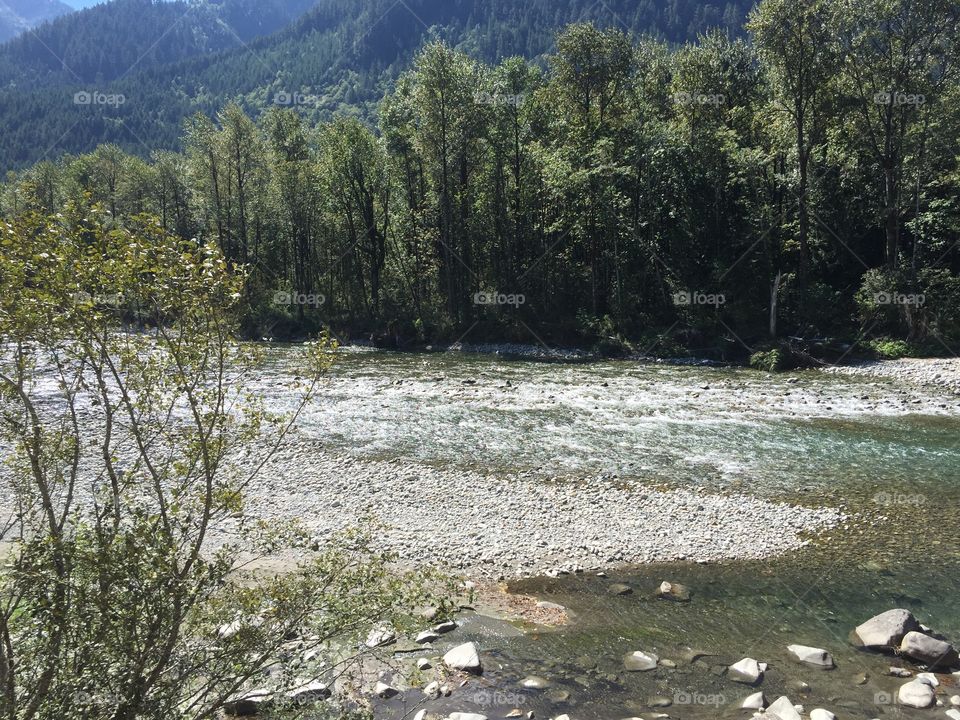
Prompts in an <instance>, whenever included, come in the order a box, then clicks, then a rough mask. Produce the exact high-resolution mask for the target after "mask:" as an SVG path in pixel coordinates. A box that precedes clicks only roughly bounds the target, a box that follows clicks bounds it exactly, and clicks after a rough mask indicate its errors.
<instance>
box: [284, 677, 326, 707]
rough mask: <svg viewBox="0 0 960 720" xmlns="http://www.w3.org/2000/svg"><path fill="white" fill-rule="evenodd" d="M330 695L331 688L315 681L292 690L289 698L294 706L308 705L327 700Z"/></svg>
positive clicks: (288, 694) (288, 695)
mask: <svg viewBox="0 0 960 720" xmlns="http://www.w3.org/2000/svg"><path fill="white" fill-rule="evenodd" d="M330 695H331V692H330V688H328V687H327V686H326V685H324V684H323V683H322V682H316V681H314V682H310V683H307V684H306V685H301V686H300V687H297V688H294V689H293V690H290V691H289V692H288V693H287V698H288V699H289V700H290V702H292V703H293V704H294V705H306V704H308V703H311V702H316V701H318V700H326V699H327V698H328V697H330Z"/></svg>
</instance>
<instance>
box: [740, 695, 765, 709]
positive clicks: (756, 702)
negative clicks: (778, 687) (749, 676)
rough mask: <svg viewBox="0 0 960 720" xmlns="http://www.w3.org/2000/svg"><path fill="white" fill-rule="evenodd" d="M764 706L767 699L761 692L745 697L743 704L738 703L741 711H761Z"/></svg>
mask: <svg viewBox="0 0 960 720" xmlns="http://www.w3.org/2000/svg"><path fill="white" fill-rule="evenodd" d="M766 706H767V699H766V698H765V697H764V696H763V693H762V692H757V693H754V694H753V695H747V697H745V698H744V699H743V702H742V703H740V707H741V708H742V709H743V710H763V709H764V708H765V707H766Z"/></svg>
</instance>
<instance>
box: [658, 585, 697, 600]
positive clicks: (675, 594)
mask: <svg viewBox="0 0 960 720" xmlns="http://www.w3.org/2000/svg"><path fill="white" fill-rule="evenodd" d="M657 597H659V598H662V599H664V600H674V601H676V602H689V600H690V589H689V588H688V587H687V586H686V585H681V584H680V583H675V582H667V581H664V582H662V583H660V587H659V588H658V589H657Z"/></svg>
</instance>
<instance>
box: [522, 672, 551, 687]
mask: <svg viewBox="0 0 960 720" xmlns="http://www.w3.org/2000/svg"><path fill="white" fill-rule="evenodd" d="M520 687H522V688H526V689H527V690H546V689H547V688H548V687H550V681H549V680H547V679H546V678H542V677H540V676H539V675H528V676H527V677H525V678H524V679H523V680H521V681H520Z"/></svg>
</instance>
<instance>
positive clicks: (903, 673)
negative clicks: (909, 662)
mask: <svg viewBox="0 0 960 720" xmlns="http://www.w3.org/2000/svg"><path fill="white" fill-rule="evenodd" d="M890 674H891V675H892V676H893V677H898V678H908V677H910V676H911V675H913V673H912V672H910V671H909V670H907V669H906V668H900V667H893V666H891V667H890Z"/></svg>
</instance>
